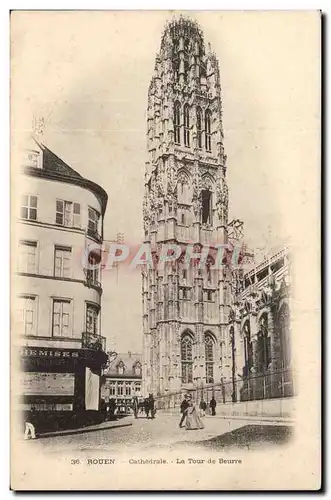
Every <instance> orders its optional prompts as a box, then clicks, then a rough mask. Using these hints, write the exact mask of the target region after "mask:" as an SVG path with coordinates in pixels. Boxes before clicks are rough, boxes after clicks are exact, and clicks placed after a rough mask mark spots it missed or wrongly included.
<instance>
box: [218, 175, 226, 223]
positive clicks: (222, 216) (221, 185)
mask: <svg viewBox="0 0 331 500" xmlns="http://www.w3.org/2000/svg"><path fill="white" fill-rule="evenodd" d="M228 204H229V189H228V186H227V183H226V180H225V177H224V176H223V175H222V174H221V169H218V171H217V183H216V209H217V214H218V218H219V222H220V225H221V226H226V225H227V223H228Z"/></svg>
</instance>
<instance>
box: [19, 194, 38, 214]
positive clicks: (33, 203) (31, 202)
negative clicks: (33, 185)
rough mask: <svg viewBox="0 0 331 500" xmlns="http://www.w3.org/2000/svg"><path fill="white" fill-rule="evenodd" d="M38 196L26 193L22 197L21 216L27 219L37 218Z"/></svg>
mask: <svg viewBox="0 0 331 500" xmlns="http://www.w3.org/2000/svg"><path fill="white" fill-rule="evenodd" d="M37 205H38V198H37V196H32V195H30V194H24V195H23V196H22V199H21V212H20V214H21V218H22V219H27V220H37Z"/></svg>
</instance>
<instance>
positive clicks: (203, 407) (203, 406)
mask: <svg viewBox="0 0 331 500" xmlns="http://www.w3.org/2000/svg"><path fill="white" fill-rule="evenodd" d="M199 408H200V417H204V416H205V414H206V408H207V403H206V401H204V399H203V398H201V401H200V404H199Z"/></svg>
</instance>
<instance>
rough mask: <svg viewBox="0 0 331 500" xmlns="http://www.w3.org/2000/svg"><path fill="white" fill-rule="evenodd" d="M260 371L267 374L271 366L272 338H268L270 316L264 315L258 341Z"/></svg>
mask: <svg viewBox="0 0 331 500" xmlns="http://www.w3.org/2000/svg"><path fill="white" fill-rule="evenodd" d="M257 353H258V354H257V360H258V371H259V372H262V373H264V372H266V371H267V370H268V367H269V364H270V361H271V359H270V337H268V316H267V314H264V315H263V316H262V317H261V320H260V330H259V334H258V340H257Z"/></svg>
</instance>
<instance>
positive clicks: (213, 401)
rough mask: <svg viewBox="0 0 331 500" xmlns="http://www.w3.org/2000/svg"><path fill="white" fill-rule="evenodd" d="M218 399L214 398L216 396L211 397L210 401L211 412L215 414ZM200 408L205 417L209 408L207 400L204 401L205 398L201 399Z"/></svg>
mask: <svg viewBox="0 0 331 500" xmlns="http://www.w3.org/2000/svg"><path fill="white" fill-rule="evenodd" d="M216 405H217V403H216V399H215V398H214V396H213V397H212V398H211V400H210V403H209V408H210V412H211V414H212V415H213V416H215V415H216ZM199 409H200V416H201V417H204V416H205V414H206V410H207V403H206V401H204V399H203V398H202V399H201V401H200V404H199Z"/></svg>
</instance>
